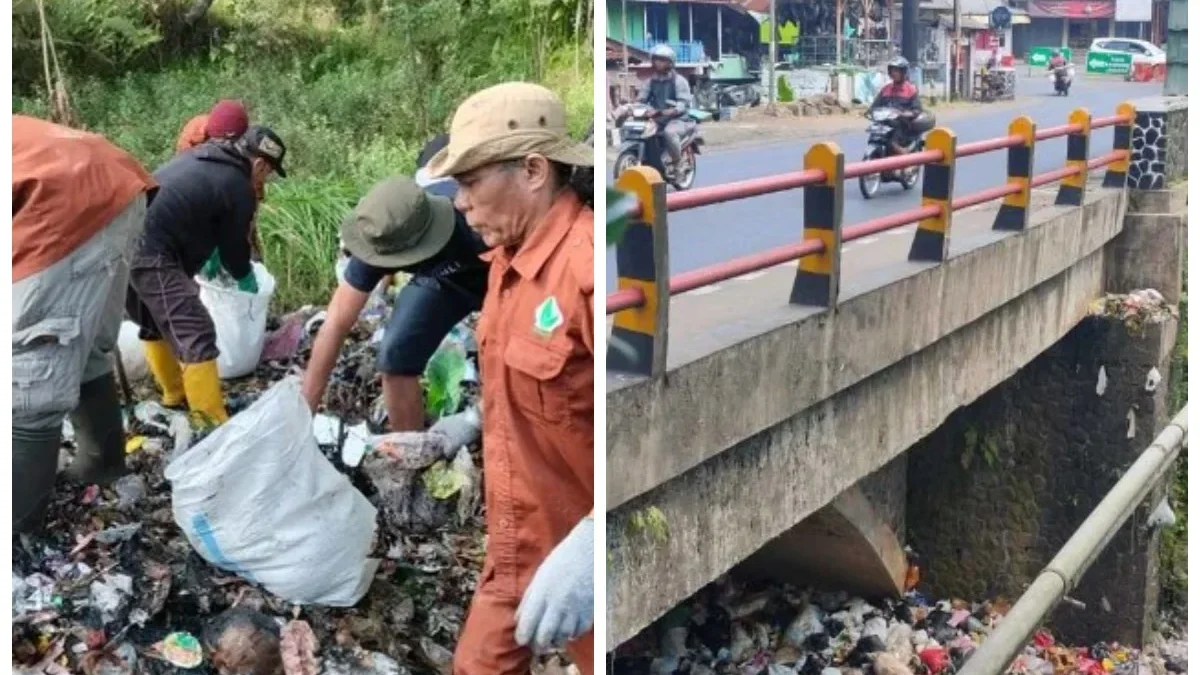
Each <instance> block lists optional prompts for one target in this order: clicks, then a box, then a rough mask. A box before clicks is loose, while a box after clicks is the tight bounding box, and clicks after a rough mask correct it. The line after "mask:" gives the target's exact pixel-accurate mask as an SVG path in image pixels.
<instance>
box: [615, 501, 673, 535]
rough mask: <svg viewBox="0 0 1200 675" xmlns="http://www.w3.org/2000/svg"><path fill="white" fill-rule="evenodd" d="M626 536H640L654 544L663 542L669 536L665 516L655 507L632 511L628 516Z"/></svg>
mask: <svg viewBox="0 0 1200 675" xmlns="http://www.w3.org/2000/svg"><path fill="white" fill-rule="evenodd" d="M626 535H627V536H629V537H635V536H639V535H642V536H646V537H648V538H649V539H650V540H651V541H654V542H664V541H666V540H667V539H669V538H670V536H671V535H670V531H669V530H668V528H667V516H666V515H665V514H663V512H662V509H660V508H658V507H657V506H648V507H646V508H644V509H640V510H638V511H634V512H633V514H632V515H630V516H629V523H628V527H627V532H626Z"/></svg>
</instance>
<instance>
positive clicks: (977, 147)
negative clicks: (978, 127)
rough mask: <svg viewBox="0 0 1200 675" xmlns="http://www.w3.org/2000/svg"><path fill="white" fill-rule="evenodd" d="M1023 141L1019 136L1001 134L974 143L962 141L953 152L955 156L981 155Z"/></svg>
mask: <svg viewBox="0 0 1200 675" xmlns="http://www.w3.org/2000/svg"><path fill="white" fill-rule="evenodd" d="M1024 142H1025V139H1024V138H1021V137H1020V136H1003V137H1001V138H989V139H987V140H985V141H975V142H974V143H963V144H962V145H960V146H958V149H957V150H956V151H955V152H954V155H955V157H971V156H972V155H982V154H984V153H988V152H994V151H996V150H1005V149H1008V148H1014V147H1016V146H1018V145H1021V144H1022V143H1024Z"/></svg>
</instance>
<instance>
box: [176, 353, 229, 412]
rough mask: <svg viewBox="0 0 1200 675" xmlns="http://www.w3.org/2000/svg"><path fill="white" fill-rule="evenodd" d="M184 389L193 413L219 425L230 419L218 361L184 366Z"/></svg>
mask: <svg viewBox="0 0 1200 675" xmlns="http://www.w3.org/2000/svg"><path fill="white" fill-rule="evenodd" d="M183 389H184V391H186V392H187V402H188V408H190V409H191V410H192V412H194V413H201V414H202V415H204V416H206V417H208V418H209V419H211V420H212V421H213V422H216V423H217V424H224V423H225V422H226V421H227V420H228V419H229V413H227V412H226V411H225V397H224V396H223V395H222V394H221V378H220V377H219V376H218V375H217V362H216V360H213V361H205V362H204V363H186V364H184V366H183Z"/></svg>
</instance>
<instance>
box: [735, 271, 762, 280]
mask: <svg viewBox="0 0 1200 675" xmlns="http://www.w3.org/2000/svg"><path fill="white" fill-rule="evenodd" d="M765 276H767V270H759V271H757V272H749V273H747V274H743V275H742V276H740V277H734V278H733V281H754V280H755V279H758V278H761V277H765Z"/></svg>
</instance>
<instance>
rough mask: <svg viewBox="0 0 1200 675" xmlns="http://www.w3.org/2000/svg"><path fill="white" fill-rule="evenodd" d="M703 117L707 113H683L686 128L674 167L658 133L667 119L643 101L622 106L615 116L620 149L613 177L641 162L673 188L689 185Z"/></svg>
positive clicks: (694, 165) (688, 111) (706, 115)
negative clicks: (677, 163) (677, 161)
mask: <svg viewBox="0 0 1200 675" xmlns="http://www.w3.org/2000/svg"><path fill="white" fill-rule="evenodd" d="M679 109H680V110H682V108H679ZM707 117H708V114H707V113H704V112H703V111H699V110H687V111H686V112H684V115H683V119H684V121H685V123H686V129H685V131H684V133H683V137H682V138H681V139H680V146H681V148H680V151H679V158H680V161H679V166H678V167H676V166H675V165H674V163H673V162H672V161H671V155H670V153H669V152H667V146H666V142H665V141H664V139H663V136H662V129H663V127H664V126H666V124H667V122H669V121H670V120H669V119H665V118H663V116H662V113H661V112H660V111H658V110H655V109H654V108H652V107H651V106H648V105H646V104H644V103H634V104H630V105H629V106H626V107H625V109H624V110H622V111H621V112H619V113H618V116H617V127H618V128H619V129H620V130H621V149H620V150H619V151H618V152H617V161H616V165H615V166H614V167H613V178H614V179H616V178H618V177H620V175H621V174H622V173H624V172H625V170H626V169H629V168H631V167H635V166H641V165H645V166H650V167H652V168H654V169H655V170H656V171H658V172H659V173H660V174H661V175H662V176H663V179H664V180H666V181H667V183H668V184H670V185H672V186H674V187H675V189H677V190H687V189H688V188H690V187H692V185H694V184H695V183H696V155H699V154H700V146H702V145H704V139H703V138H701V137H700V135H699V123H700V122H701V121H703V120H705V119H707Z"/></svg>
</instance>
